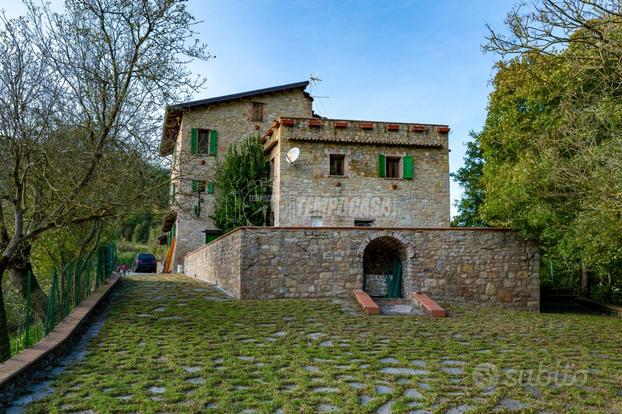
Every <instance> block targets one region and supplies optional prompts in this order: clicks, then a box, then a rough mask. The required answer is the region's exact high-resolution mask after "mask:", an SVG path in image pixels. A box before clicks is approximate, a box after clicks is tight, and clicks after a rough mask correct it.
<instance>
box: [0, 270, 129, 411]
mask: <svg viewBox="0 0 622 414" xmlns="http://www.w3.org/2000/svg"><path fill="white" fill-rule="evenodd" d="M120 282H121V274H117V275H116V276H113V277H112V278H110V279H108V280H106V281H105V282H104V284H103V285H101V286H99V287H98V288H97V289H96V290H95V291H94V292H93V293H92V294H91V296H89V297H88V298H86V299H84V300H83V301H82V302H80V304H79V305H78V306H77V307H76V308H75V309H74V310H73V312H71V313H70V314H69V315H67V316H66V317H65V319H63V320H62V321H61V322H60V323H59V324H58V326H56V328H54V330H53V331H52V332H50V334H49V335H48V336H47V337H45V338H44V339H42V340H41V341H39V342H37V343H36V344H35V345H33V346H32V347H30V348H28V349H26V350H24V351H22V352H20V353H19V354H17V355H15V356H14V357H13V358H11V359H9V360H8V361H5V362H3V363H1V364H0V412H2V407H3V406H6V405H7V404H9V403H10V402H11V400H12V399H13V397H14V396H15V394H16V393H18V392H19V391H20V390H21V389H22V387H23V386H24V385H25V384H27V383H28V382H29V381H30V380H31V379H32V378H33V376H34V375H35V373H36V372H37V371H38V370H41V369H45V368H47V367H49V366H52V365H53V364H54V363H55V362H56V361H57V360H58V358H60V357H62V356H63V355H65V354H66V353H68V352H69V351H71V349H72V348H73V346H74V344H75V343H76V342H77V341H78V340H79V338H80V335H81V334H82V333H83V332H84V330H85V329H86V328H87V326H88V325H89V323H90V320H91V319H92V318H93V317H94V316H95V315H97V312H96V311H97V310H98V309H101V308H102V306H103V304H104V303H105V302H106V301H107V299H108V297H109V296H110V293H111V292H112V291H113V290H114V289H115V288H116V287H117V286H119V285H120Z"/></svg>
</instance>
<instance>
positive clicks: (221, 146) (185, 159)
mask: <svg viewBox="0 0 622 414" xmlns="http://www.w3.org/2000/svg"><path fill="white" fill-rule="evenodd" d="M254 103H258V104H262V106H263V114H262V118H263V121H257V120H253V116H252V115H253V114H252V111H253V104H254ZM182 106H183V104H182ZM282 114H291V115H293V116H301V117H310V116H311V115H312V99H311V98H310V97H309V95H308V94H306V93H305V92H304V87H303V88H294V89H288V90H284V91H278V92H271V93H264V94H258V95H254V96H251V97H246V98H241V99H231V100H226V101H223V102H217V103H210V104H206V105H199V106H189V107H188V108H183V112H182V115H181V116H180V121H179V125H178V126H177V127H176V128H177V129H176V130H177V135H176V140H175V144H174V147H173V149H172V155H173V161H174V166H173V169H172V177H171V180H172V184H173V185H174V187H175V191H174V206H173V207H174V209H175V210H176V211H177V222H176V244H175V251H174V253H173V260H172V267H171V269H175V266H176V265H177V264H182V263H183V257H184V256H185V255H186V254H187V253H188V252H190V251H192V250H194V249H196V248H198V247H200V246H202V245H203V244H204V243H205V234H204V233H203V231H204V230H206V229H215V226H214V224H213V223H212V220H211V219H210V218H209V217H210V215H211V214H212V212H213V200H214V197H215V194H216V192H217V191H218V189H217V188H215V190H214V193H212V194H209V193H207V192H202V193H200V194H197V193H193V191H192V180H201V181H206V182H213V181H214V178H215V170H216V163H217V161H218V159H221V158H222V156H223V155H224V154H225V152H226V149H227V147H228V146H229V145H231V144H233V143H237V142H239V141H241V140H243V139H244V138H246V137H247V136H249V135H251V134H258V135H259V134H260V133H262V132H263V131H265V130H266V129H268V128H269V127H270V125H271V123H272V121H273V120H274V119H276V118H278V117H279V116H280V115H282ZM192 129H210V130H216V131H217V134H218V138H217V140H218V146H217V151H216V154H213V155H196V154H192V151H191V140H190V136H191V130H192ZM199 196H200V197H201V202H200V206H201V209H200V214H199V217H197V216H196V214H195V205H197V203H198V197H199Z"/></svg>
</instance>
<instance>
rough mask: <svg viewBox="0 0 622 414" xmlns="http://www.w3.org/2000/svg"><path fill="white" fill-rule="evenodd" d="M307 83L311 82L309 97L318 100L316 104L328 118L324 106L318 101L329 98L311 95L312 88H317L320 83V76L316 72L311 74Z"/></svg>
mask: <svg viewBox="0 0 622 414" xmlns="http://www.w3.org/2000/svg"><path fill="white" fill-rule="evenodd" d="M309 82H311V87H310V88H309V95H311V97H312V98H313V99H318V101H317V102H318V103H319V104H320V106H321V107H322V109H323V110H324V115H325V116H326V117H328V111H327V110H326V107H325V106H324V104H323V103H322V101H321V100H320V99H328V98H330V96H319V95H314V94H313V88H314V87H317V86H318V85H319V84H320V82H322V79H320V75H319V74H318V73H317V72H313V73H312V74H311V75H310V76H309Z"/></svg>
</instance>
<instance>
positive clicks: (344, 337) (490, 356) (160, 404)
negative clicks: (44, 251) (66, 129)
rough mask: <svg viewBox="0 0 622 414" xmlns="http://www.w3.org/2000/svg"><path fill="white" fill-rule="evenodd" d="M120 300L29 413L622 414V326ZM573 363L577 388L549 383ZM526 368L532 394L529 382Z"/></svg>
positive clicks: (147, 287) (153, 284) (142, 287)
mask: <svg viewBox="0 0 622 414" xmlns="http://www.w3.org/2000/svg"><path fill="white" fill-rule="evenodd" d="M121 289H122V293H121V295H120V297H119V298H118V299H117V302H116V304H115V305H114V306H113V308H112V309H111V311H110V313H109V315H108V318H107V321H106V323H105V325H104V327H103V329H102V331H101V333H100V334H99V336H97V337H96V338H95V339H94V341H93V342H92V343H91V344H90V346H89V353H88V355H87V357H86V358H85V359H84V360H82V361H81V362H79V363H78V364H76V365H74V366H73V367H72V368H70V369H68V370H67V371H65V372H64V373H62V374H61V375H60V376H59V377H57V379H56V380H55V382H54V387H55V391H54V393H53V394H52V395H51V396H49V397H47V398H46V399H44V400H41V401H39V402H36V403H34V404H32V405H31V406H30V407H29V408H28V412H32V413H47V412H52V413H56V412H77V411H80V410H89V409H90V410H93V411H94V412H98V413H113V412H114V413H126V412H127V413H129V412H141V413H155V412H175V413H195V412H207V413H212V412H213V413H240V412H257V413H275V412H283V413H313V412H318V411H319V410H321V409H335V410H339V412H342V413H375V412H376V411H377V410H378V409H379V408H380V407H382V406H384V405H385V404H387V403H390V404H391V407H392V412H393V413H407V412H419V411H415V410H424V411H420V412H421V413H424V412H434V413H446V412H447V411H448V410H450V409H451V408H454V407H457V406H462V405H467V406H468V407H463V408H468V411H466V412H469V413H487V412H493V411H495V410H499V412H524V413H539V412H551V413H560V414H561V413H620V412H622V395H621V393H622V374H621V372H622V351H621V350H620V344H622V320H620V319H615V318H610V317H598V316H589V315H559V314H535V313H528V312H517V311H506V310H498V309H485V310H473V309H469V308H462V307H457V306H449V310H450V311H451V313H452V317H450V318H447V319H431V318H424V317H364V316H360V314H352V313H351V312H344V310H343V309H344V307H343V306H342V305H339V304H336V303H333V302H331V301H330V300H272V301H222V299H221V298H222V295H220V294H219V293H218V292H216V291H215V290H213V289H211V288H209V287H208V286H207V285H206V284H203V283H201V282H197V281H194V280H192V279H189V278H185V277H180V276H157V277H154V276H133V277H129V278H126V279H125V281H124V282H123V286H122V287H121ZM170 317H176V318H178V319H163V318H170ZM384 358H391V359H387V360H385V359H384ZM413 361H415V362H414V363H413ZM481 364H492V365H481ZM567 364H568V367H569V368H568V369H566V370H565V371H568V372H570V373H571V374H575V375H579V377H578V378H577V379H578V380H579V383H578V384H574V385H569V384H567V383H562V384H558V385H557V386H555V385H550V384H547V382H550V381H547V380H546V378H545V377H543V376H541V377H539V378H538V377H537V375H538V372H540V373H541V374H540V375H542V373H543V372H554V371H560V370H561V371H564V370H563V368H564V369H565V367H566V365H567ZM490 366H493V367H495V368H494V369H493V374H494V373H495V372H496V373H497V374H498V376H499V381H497V384H496V386H492V387H491V386H490V381H488V378H482V374H485V373H486V372H488V371H486V370H485V369H486V368H488V367H490ZM388 367H393V368H410V369H417V370H419V371H416V372H411V373H410V374H412V375H392V374H387V373H383V372H382V370H383V369H385V368H388ZM494 370H496V371H494ZM511 370H515V371H511ZM521 370H522V371H521ZM528 370H532V371H531V372H532V379H531V383H532V387H525V386H523V385H522V384H520V383H519V382H520V381H518V378H519V373H521V372H522V373H523V375H524V376H523V382H525V381H526V380H527V377H526V374H527V373H528V372H529V371H528ZM583 380H585V381H583ZM568 382H570V381H568ZM377 386H383V387H386V388H385V390H386V391H387V392H388V393H382V391H383V389H382V388H377ZM152 387H159V388H160V389H156V388H152ZM412 390H415V391H416V392H414V391H412ZM153 391H161V392H159V393H154V392H153ZM417 393H419V394H420V395H419V394H417ZM362 396H366V397H364V398H365V400H367V399H369V401H368V402H367V403H366V404H361V400H360V398H361V397H362ZM512 407H514V408H517V409H516V410H510V408H512ZM244 410H255V411H244ZM387 412H388V411H387ZM460 412H462V411H460Z"/></svg>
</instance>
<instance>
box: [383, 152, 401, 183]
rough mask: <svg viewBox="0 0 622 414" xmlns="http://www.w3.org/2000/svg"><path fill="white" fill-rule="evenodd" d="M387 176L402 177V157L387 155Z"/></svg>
mask: <svg viewBox="0 0 622 414" xmlns="http://www.w3.org/2000/svg"><path fill="white" fill-rule="evenodd" d="M386 163H387V175H386V177H387V178H400V157H387V158H386Z"/></svg>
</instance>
